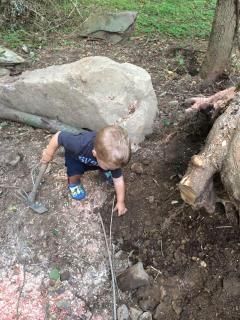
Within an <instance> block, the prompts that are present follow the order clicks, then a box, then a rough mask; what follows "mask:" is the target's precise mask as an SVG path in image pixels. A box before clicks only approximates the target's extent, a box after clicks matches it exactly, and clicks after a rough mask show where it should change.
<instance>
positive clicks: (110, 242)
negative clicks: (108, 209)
mask: <svg viewBox="0 0 240 320" xmlns="http://www.w3.org/2000/svg"><path fill="white" fill-rule="evenodd" d="M114 202H115V195H114V197H113V203H112V213H111V221H110V230H109V244H110V247H111V248H112V221H113V210H114Z"/></svg>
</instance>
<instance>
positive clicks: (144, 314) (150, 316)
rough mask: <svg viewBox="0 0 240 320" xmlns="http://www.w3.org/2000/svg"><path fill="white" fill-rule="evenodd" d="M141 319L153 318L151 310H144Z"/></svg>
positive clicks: (148, 319) (150, 319)
mask: <svg viewBox="0 0 240 320" xmlns="http://www.w3.org/2000/svg"><path fill="white" fill-rule="evenodd" d="M139 320H152V314H151V313H150V312H144V313H143V314H142V315H141V316H140V317H139Z"/></svg>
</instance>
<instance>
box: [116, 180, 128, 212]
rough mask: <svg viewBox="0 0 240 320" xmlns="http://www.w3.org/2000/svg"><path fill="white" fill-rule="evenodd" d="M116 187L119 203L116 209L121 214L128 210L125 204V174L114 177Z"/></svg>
mask: <svg viewBox="0 0 240 320" xmlns="http://www.w3.org/2000/svg"><path fill="white" fill-rule="evenodd" d="M113 183H114V188H115V191H116V195H117V204H116V206H115V209H114V211H116V210H117V211H118V215H119V216H121V215H123V214H125V213H126V212H127V208H126V206H125V182H124V179H123V176H121V177H119V178H113Z"/></svg>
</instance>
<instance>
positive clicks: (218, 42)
mask: <svg viewBox="0 0 240 320" xmlns="http://www.w3.org/2000/svg"><path fill="white" fill-rule="evenodd" d="M236 1H238V0H218V1H217V6H216V11H215V17H214V21H213V25H212V31H211V35H210V39H209V43H208V49H207V54H206V57H205V59H204V61H203V64H202V67H201V70H200V76H201V77H202V78H203V79H205V80H208V81H214V80H216V79H217V78H218V77H219V76H220V75H222V74H223V73H224V71H225V70H226V69H227V68H228V66H229V60H230V55H231V52H232V48H233V42H234V36H235V32H236V27H237V16H238V14H237V12H236V8H237V6H236Z"/></svg>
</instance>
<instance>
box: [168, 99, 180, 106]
mask: <svg viewBox="0 0 240 320" xmlns="http://www.w3.org/2000/svg"><path fill="white" fill-rule="evenodd" d="M168 104H169V105H170V106H177V105H178V101H177V100H172V101H169V102H168Z"/></svg>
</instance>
